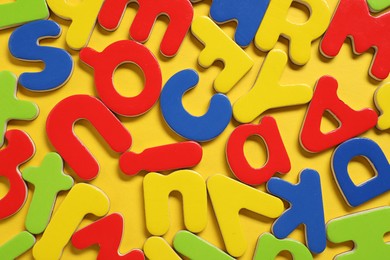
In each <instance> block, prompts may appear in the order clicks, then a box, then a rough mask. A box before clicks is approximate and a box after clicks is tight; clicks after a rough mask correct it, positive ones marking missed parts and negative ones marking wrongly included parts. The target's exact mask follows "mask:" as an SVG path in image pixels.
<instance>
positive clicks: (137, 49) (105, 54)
mask: <svg viewBox="0 0 390 260" xmlns="http://www.w3.org/2000/svg"><path fill="white" fill-rule="evenodd" d="M80 59H81V60H82V61H83V62H85V63H87V64H88V65H89V66H91V67H93V69H94V70H95V86H96V90H97V92H98V95H99V97H100V98H101V100H102V101H103V102H104V104H105V105H106V106H107V107H109V108H110V109H111V110H113V111H114V112H115V113H117V114H120V115H123V116H138V115H141V114H143V113H145V112H146V111H148V110H149V109H150V108H152V106H153V105H154V103H156V101H157V99H158V98H159V96H160V92H161V85H162V83H161V81H162V78H161V70H160V65H159V64H158V62H157V60H156V57H154V55H153V53H152V52H150V51H149V49H148V48H146V47H145V46H143V45H142V44H140V43H137V42H134V41H130V40H123V41H117V42H115V43H113V44H111V45H109V46H108V47H106V48H105V49H104V51H102V52H97V51H95V50H94V49H92V48H88V47H87V48H84V49H82V50H81V51H80ZM126 62H129V63H134V64H136V65H137V66H138V67H139V68H140V69H141V70H142V72H143V73H144V77H145V87H144V89H143V91H142V92H141V93H140V94H138V95H137V96H135V97H124V96H122V95H120V94H119V93H118V91H116V89H115V86H114V82H113V76H114V73H115V70H116V69H117V68H118V66H119V65H121V64H122V63H126Z"/></svg>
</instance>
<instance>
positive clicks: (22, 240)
mask: <svg viewBox="0 0 390 260" xmlns="http://www.w3.org/2000/svg"><path fill="white" fill-rule="evenodd" d="M34 244H35V237H34V236H33V235H31V234H30V233H28V232H27V231H23V232H20V233H19V234H17V235H16V236H14V237H13V238H11V239H10V240H9V241H7V242H6V243H4V244H3V245H0V255H1V259H2V260H14V259H16V258H17V257H19V256H21V255H22V254H24V253H25V252H27V251H28V250H29V249H30V248H32V247H33V245H34Z"/></svg>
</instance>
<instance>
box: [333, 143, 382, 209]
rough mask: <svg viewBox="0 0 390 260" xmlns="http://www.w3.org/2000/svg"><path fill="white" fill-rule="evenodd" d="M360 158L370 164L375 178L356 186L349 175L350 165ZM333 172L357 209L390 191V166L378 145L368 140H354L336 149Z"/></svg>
mask: <svg viewBox="0 0 390 260" xmlns="http://www.w3.org/2000/svg"><path fill="white" fill-rule="evenodd" d="M358 156H362V157H363V158H365V159H367V160H368V161H369V162H370V165H371V166H372V167H373V168H374V170H375V172H376V175H375V177H373V178H371V179H369V180H367V181H366V182H364V183H362V184H360V185H358V186H356V185H355V184H354V183H353V181H352V179H351V177H350V176H349V173H348V164H349V163H350V161H351V160H352V159H353V158H355V157H358ZM332 170H333V174H334V177H335V179H336V181H337V184H338V186H339V188H340V191H341V193H342V194H343V196H344V198H345V200H346V201H347V203H348V204H349V205H350V206H352V207H357V206H359V205H361V204H363V203H365V202H367V201H369V200H371V199H373V198H375V197H377V196H379V195H381V194H382V193H385V192H386V191H389V190H390V165H389V162H388V160H387V158H386V155H385V154H384V153H383V151H382V149H381V148H380V147H379V145H378V144H377V143H375V142H374V141H372V140H370V139H367V138H354V139H350V140H348V141H346V142H345V143H343V144H341V145H340V146H339V147H337V148H336V150H335V151H334V154H333V156H332Z"/></svg>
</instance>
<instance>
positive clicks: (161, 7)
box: [98, 0, 194, 57]
mask: <svg viewBox="0 0 390 260" xmlns="http://www.w3.org/2000/svg"><path fill="white" fill-rule="evenodd" d="M130 2H131V0H106V1H105V2H104V4H103V7H102V9H101V11H100V13H99V17H98V20H99V23H100V25H101V26H103V27H104V28H105V29H107V30H115V29H116V28H117V27H118V26H119V23H120V20H121V18H122V16H123V13H124V11H125V10H126V6H127V4H128V3H130ZM137 2H138V4H139V9H138V12H137V15H136V16H135V18H134V21H133V24H132V25H131V28H130V36H131V38H133V39H134V40H136V41H138V42H145V41H147V40H148V38H149V35H150V32H151V30H152V28H153V25H154V23H155V21H156V19H157V17H158V16H160V15H162V14H164V15H167V16H168V17H169V24H168V28H167V31H166V32H165V35H164V37H163V39H162V42H161V45H160V50H161V53H162V54H164V55H165V56H168V57H170V56H174V55H175V54H176V52H177V51H178V50H179V47H180V45H181V43H182V41H183V39H184V37H185V36H186V34H187V31H188V29H189V28H190V26H191V22H192V17H193V15H194V10H193V8H192V5H191V3H190V1H188V0H170V1H166V0H153V1H151V0H137Z"/></svg>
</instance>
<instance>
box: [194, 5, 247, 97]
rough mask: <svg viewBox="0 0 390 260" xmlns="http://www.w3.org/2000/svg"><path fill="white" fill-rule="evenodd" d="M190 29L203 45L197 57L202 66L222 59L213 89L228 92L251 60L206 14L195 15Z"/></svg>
mask: <svg viewBox="0 0 390 260" xmlns="http://www.w3.org/2000/svg"><path fill="white" fill-rule="evenodd" d="M240 4H242V3H240ZM191 31H192V33H193V34H194V35H195V36H196V38H198V40H199V41H200V42H202V43H203V44H204V45H205V48H204V49H203V50H202V51H201V52H200V54H199V57H198V63H199V64H200V65H201V66H202V67H204V68H208V67H210V66H211V65H213V63H214V62H215V61H217V60H220V61H223V63H224V65H225V67H224V68H223V70H222V71H221V73H220V74H219V75H218V76H217V77H216V79H215V81H214V89H215V90H216V91H217V92H221V93H227V92H229V90H230V89H231V88H233V86H234V85H236V84H237V82H238V81H239V80H240V79H241V78H242V77H244V75H245V74H246V73H247V72H248V71H249V70H250V69H251V68H252V66H253V60H252V59H251V58H250V57H249V56H248V54H246V53H245V51H243V50H242V49H241V48H240V47H239V46H238V45H237V44H236V43H235V42H234V41H233V40H232V39H230V38H229V37H228V36H227V35H226V34H225V33H224V32H223V31H222V30H221V29H220V28H219V27H218V26H217V25H216V24H215V23H213V21H211V19H210V18H208V17H206V16H201V17H197V18H196V19H195V20H194V22H193V23H192V26H191Z"/></svg>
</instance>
